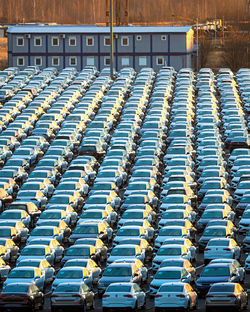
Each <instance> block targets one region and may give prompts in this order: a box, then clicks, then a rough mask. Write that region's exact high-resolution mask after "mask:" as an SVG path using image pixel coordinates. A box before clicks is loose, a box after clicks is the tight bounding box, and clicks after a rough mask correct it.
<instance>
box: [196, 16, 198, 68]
mask: <svg viewBox="0 0 250 312" xmlns="http://www.w3.org/2000/svg"><path fill="white" fill-rule="evenodd" d="M196 35H197V40H196V46H197V56H196V70H197V72H198V67H199V30H198V17H197V20H196Z"/></svg>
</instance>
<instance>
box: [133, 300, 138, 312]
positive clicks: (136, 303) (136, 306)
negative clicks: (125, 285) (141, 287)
mask: <svg viewBox="0 0 250 312" xmlns="http://www.w3.org/2000/svg"><path fill="white" fill-rule="evenodd" d="M138 310H139V307H138V302H137V301H136V302H135V307H134V309H132V311H138Z"/></svg>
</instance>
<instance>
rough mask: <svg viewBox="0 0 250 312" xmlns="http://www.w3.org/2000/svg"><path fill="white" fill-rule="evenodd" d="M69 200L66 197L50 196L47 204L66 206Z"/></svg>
mask: <svg viewBox="0 0 250 312" xmlns="http://www.w3.org/2000/svg"><path fill="white" fill-rule="evenodd" d="M68 203H69V198H68V197H67V196H52V198H51V200H50V201H49V204H68Z"/></svg>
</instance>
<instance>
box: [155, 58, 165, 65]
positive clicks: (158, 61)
mask: <svg viewBox="0 0 250 312" xmlns="http://www.w3.org/2000/svg"><path fill="white" fill-rule="evenodd" d="M156 65H164V57H163V56H157V57H156Z"/></svg>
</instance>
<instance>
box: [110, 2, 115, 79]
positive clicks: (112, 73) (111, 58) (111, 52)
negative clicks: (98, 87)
mask: <svg viewBox="0 0 250 312" xmlns="http://www.w3.org/2000/svg"><path fill="white" fill-rule="evenodd" d="M109 17H110V23H109V24H110V77H111V79H113V77H114V71H113V60H114V41H113V38H114V36H113V0H110V15H109Z"/></svg>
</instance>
